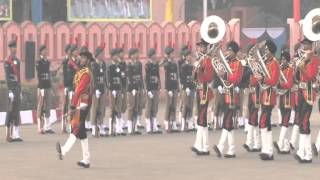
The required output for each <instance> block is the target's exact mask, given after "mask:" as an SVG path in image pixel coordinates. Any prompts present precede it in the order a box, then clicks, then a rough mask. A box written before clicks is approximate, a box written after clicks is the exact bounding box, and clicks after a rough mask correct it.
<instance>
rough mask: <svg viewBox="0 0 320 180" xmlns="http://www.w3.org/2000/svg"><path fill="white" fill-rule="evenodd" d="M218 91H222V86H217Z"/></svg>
mask: <svg viewBox="0 0 320 180" xmlns="http://www.w3.org/2000/svg"><path fill="white" fill-rule="evenodd" d="M218 91H219V93H220V94H222V93H223V88H222V86H218Z"/></svg>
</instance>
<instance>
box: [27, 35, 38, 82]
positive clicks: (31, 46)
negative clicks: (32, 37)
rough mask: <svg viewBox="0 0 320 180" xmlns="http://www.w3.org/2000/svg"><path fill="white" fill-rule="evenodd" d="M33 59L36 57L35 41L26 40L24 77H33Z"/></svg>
mask: <svg viewBox="0 0 320 180" xmlns="http://www.w3.org/2000/svg"><path fill="white" fill-rule="evenodd" d="M35 59H36V43H35V42H34V41H26V43H25V62H26V64H25V76H26V79H33V78H34V77H35V74H34V73H35Z"/></svg>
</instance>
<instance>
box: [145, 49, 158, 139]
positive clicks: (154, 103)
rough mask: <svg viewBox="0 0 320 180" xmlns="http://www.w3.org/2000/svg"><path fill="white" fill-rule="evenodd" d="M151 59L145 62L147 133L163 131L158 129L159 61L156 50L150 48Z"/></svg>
mask: <svg viewBox="0 0 320 180" xmlns="http://www.w3.org/2000/svg"><path fill="white" fill-rule="evenodd" d="M148 57H149V61H148V62H147V63H146V64H145V84H146V90H147V107H146V112H145V113H146V114H145V117H146V130H147V133H161V131H160V130H159V129H158V121H157V114H158V106H159V91H160V88H161V82H160V71H159V63H158V62H157V59H156V50H155V49H153V48H151V49H149V50H148Z"/></svg>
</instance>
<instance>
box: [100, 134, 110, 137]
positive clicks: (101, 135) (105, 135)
mask: <svg viewBox="0 0 320 180" xmlns="http://www.w3.org/2000/svg"><path fill="white" fill-rule="evenodd" d="M108 136H109V135H108V134H100V137H108Z"/></svg>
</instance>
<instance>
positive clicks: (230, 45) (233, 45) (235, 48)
mask: <svg viewBox="0 0 320 180" xmlns="http://www.w3.org/2000/svg"><path fill="white" fill-rule="evenodd" d="M227 49H228V50H231V51H233V52H234V53H238V51H239V45H238V44H237V43H236V42H234V41H230V42H229V43H228V44H227Z"/></svg>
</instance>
